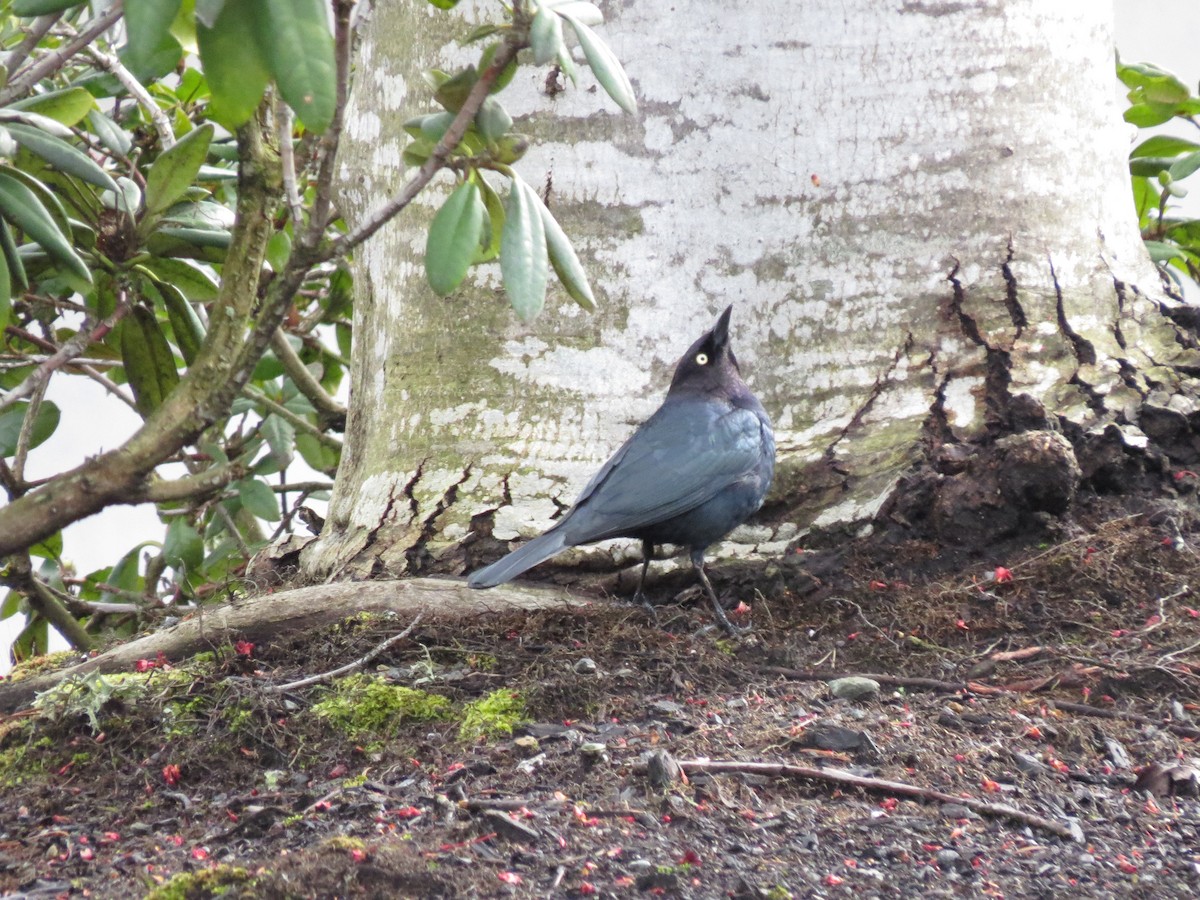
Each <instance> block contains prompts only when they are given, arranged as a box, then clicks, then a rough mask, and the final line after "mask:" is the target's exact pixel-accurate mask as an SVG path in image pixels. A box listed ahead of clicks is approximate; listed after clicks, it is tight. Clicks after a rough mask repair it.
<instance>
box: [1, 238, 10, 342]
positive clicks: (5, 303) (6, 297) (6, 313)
mask: <svg viewBox="0 0 1200 900" xmlns="http://www.w3.org/2000/svg"><path fill="white" fill-rule="evenodd" d="M12 295H13V283H12V278H10V277H9V274H8V260H6V259H5V258H4V254H3V253H0V334H3V333H4V329H5V328H7V327H8V320H9V318H11V316H12Z"/></svg>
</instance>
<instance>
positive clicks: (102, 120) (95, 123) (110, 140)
mask: <svg viewBox="0 0 1200 900" xmlns="http://www.w3.org/2000/svg"><path fill="white" fill-rule="evenodd" d="M87 120H88V130H89V131H91V133H92V134H94V135H95V136H96V137H97V138H98V139H99V141H100V143H101V144H102V145H103V146H104V147H105V148H106V149H108V150H111V151H113V152H114V153H117V154H119V155H121V156H124V155H125V154H127V153H128V152H129V150H130V148H131V147H133V141H132V139H131V138H130V137H129V134H128V133H127V132H126V131H125V129H123V128H122V127H121V126H120V125H118V124H117V123H116V122H114V121H113V120H112V119H110V118H109V117H108V116H106V115H105V114H104V113H102V112H100V110H98V109H90V110H88V114H87Z"/></svg>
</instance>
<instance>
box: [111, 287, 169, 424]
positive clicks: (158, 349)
mask: <svg viewBox="0 0 1200 900" xmlns="http://www.w3.org/2000/svg"><path fill="white" fill-rule="evenodd" d="M117 330H118V331H119V332H120V336H119V339H120V343H121V361H122V363H123V364H124V367H125V379H126V380H127V381H128V382H129V386H130V387H131V388H132V389H133V399H134V402H135V403H136V405H137V409H138V412H140V413H141V414H142V415H143V416H149V415H150V414H151V413H152V412H154V410H156V409H158V407H159V406H161V405H162V402H163V400H164V399H165V398H166V396H167V395H168V394H169V393H170V392H171V391H172V390H173V389H174V387H175V385H177V384H178V383H179V370H178V369H177V368H176V366H175V355H174V354H173V353H172V352H171V345H170V344H168V343H167V338H166V335H164V334H163V332H162V328H161V326H159V324H158V319H157V318H156V317H155V315H154V313H153V312H152V311H151V310H149V309H147V308H146V307H144V306H135V307H134V308H133V310H132V311H131V312H130V314H129V315H127V316H126V317H125V318H124V319H122V320H121V322H120V324H119V325H118V326H117Z"/></svg>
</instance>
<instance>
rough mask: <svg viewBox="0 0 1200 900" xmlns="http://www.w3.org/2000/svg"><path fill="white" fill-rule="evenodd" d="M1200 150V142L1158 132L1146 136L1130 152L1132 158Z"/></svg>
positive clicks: (1173, 154) (1171, 154) (1168, 155)
mask: <svg viewBox="0 0 1200 900" xmlns="http://www.w3.org/2000/svg"><path fill="white" fill-rule="evenodd" d="M1195 150H1200V144H1197V143H1195V142H1194V141H1188V140H1184V139H1183V138H1177V137H1172V136H1171V135H1169V134H1156V135H1153V136H1151V137H1148V138H1146V140H1144V141H1142V142H1141V143H1140V144H1138V145H1137V146H1136V147H1134V148H1133V150H1132V151H1131V152H1130V154H1129V156H1130V158H1132V159H1137V158H1138V157H1142V156H1167V157H1173V156H1178V155H1179V154H1181V153H1191V152H1193V151H1195Z"/></svg>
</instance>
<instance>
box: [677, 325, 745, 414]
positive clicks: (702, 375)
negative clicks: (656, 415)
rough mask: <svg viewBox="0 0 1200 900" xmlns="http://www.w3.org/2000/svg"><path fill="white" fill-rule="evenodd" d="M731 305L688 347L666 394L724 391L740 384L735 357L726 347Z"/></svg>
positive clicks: (739, 373)
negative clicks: (710, 327)
mask: <svg viewBox="0 0 1200 900" xmlns="http://www.w3.org/2000/svg"><path fill="white" fill-rule="evenodd" d="M732 312H733V306H732V305H730V306H727V307H726V308H725V312H723V313H721V315H720V317H719V318H718V319H717V324H716V325H714V326H713V327H712V329H711V330H710V331H706V332H705V333H704V334H702V335H701V336H700V338H699V339H698V340H697V341H696V342H695V343H694V344H692V346H691V347H689V348H688V351H687V353H685V354H683V358H682V359H680V360H679V362H678V363H677V364H676V366H675V377H674V378H672V379H671V388H670V390H669V391H668V393H670V394H673V393H675V392H677V391H697V392H726V391H728V390H729V389H730V388H731V387H733V386H735V385H740V384H742V377H741V371H740V370H739V369H738V361H737V357H736V356H734V355H733V349H732V348H731V347H730V346H729V317H730V314H731V313H732Z"/></svg>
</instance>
